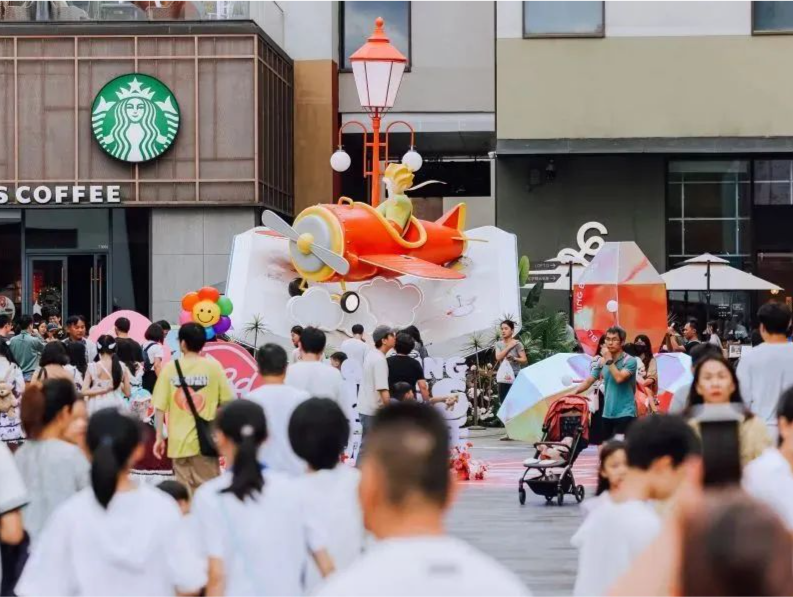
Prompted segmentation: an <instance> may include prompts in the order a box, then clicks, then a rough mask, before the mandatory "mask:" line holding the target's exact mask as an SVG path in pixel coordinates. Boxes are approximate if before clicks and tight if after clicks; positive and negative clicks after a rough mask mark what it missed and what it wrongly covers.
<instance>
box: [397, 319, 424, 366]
mask: <svg viewBox="0 0 793 597" xmlns="http://www.w3.org/2000/svg"><path fill="white" fill-rule="evenodd" d="M402 331H403V332H404V333H405V334H408V335H409V336H410V337H411V338H413V340H415V341H416V346H415V347H414V348H413V351H414V352H415V353H416V356H417V357H418V358H420V359H421V361H422V362H424V359H426V358H427V357H429V356H430V355H429V353H428V352H427V349H426V348H425V347H424V340H422V339H421V332H419V329H418V328H417V327H416V326H415V325H409V326H408V327H406V328H405V329H404V330H402Z"/></svg>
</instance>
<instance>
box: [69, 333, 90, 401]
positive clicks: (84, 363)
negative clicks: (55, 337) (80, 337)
mask: <svg viewBox="0 0 793 597" xmlns="http://www.w3.org/2000/svg"><path fill="white" fill-rule="evenodd" d="M63 346H64V347H65V349H66V356H68V357H69V364H70V365H71V366H72V367H74V368H75V369H77V371H78V372H79V373H80V377H81V378H82V377H84V376H85V372H86V371H88V356H87V355H86V352H85V344H80V343H79V342H68V343H64V344H63ZM78 389H79V388H78Z"/></svg>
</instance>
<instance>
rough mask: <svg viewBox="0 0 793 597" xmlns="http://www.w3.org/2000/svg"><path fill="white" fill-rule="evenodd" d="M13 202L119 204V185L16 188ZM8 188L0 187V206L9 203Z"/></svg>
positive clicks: (26, 203)
mask: <svg viewBox="0 0 793 597" xmlns="http://www.w3.org/2000/svg"><path fill="white" fill-rule="evenodd" d="M13 198H14V202H15V203H17V204H19V205H30V203H31V202H33V201H35V202H36V203H38V204H40V205H47V204H49V203H57V204H61V203H121V187H120V186H119V185H107V186H104V185H89V186H85V185H74V186H67V185H56V186H47V185H41V186H37V187H33V188H31V187H29V186H18V187H17V188H16V189H15V190H14V194H13ZM9 199H10V195H9V192H8V187H6V186H0V205H6V204H8V203H9Z"/></svg>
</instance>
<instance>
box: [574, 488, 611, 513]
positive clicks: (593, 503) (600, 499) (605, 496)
mask: <svg viewBox="0 0 793 597" xmlns="http://www.w3.org/2000/svg"><path fill="white" fill-rule="evenodd" d="M613 503H614V502H613V501H612V499H611V496H610V495H609V492H608V491H604V492H603V493H601V494H600V495H596V496H594V497H591V498H587V499H585V500H584V501H583V502H581V512H582V513H583V514H584V518H586V517H587V516H589V515H590V514H592V513H593V512H594V511H595V510H597V509H599V508H600V507H602V506H605V505H606V504H613Z"/></svg>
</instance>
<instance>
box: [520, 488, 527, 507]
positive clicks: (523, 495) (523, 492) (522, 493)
mask: <svg viewBox="0 0 793 597" xmlns="http://www.w3.org/2000/svg"><path fill="white" fill-rule="evenodd" d="M518 501H519V502H520V505H521V506H522V505H523V504H525V503H526V490H525V489H523V487H521V488H520V489H518Z"/></svg>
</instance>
